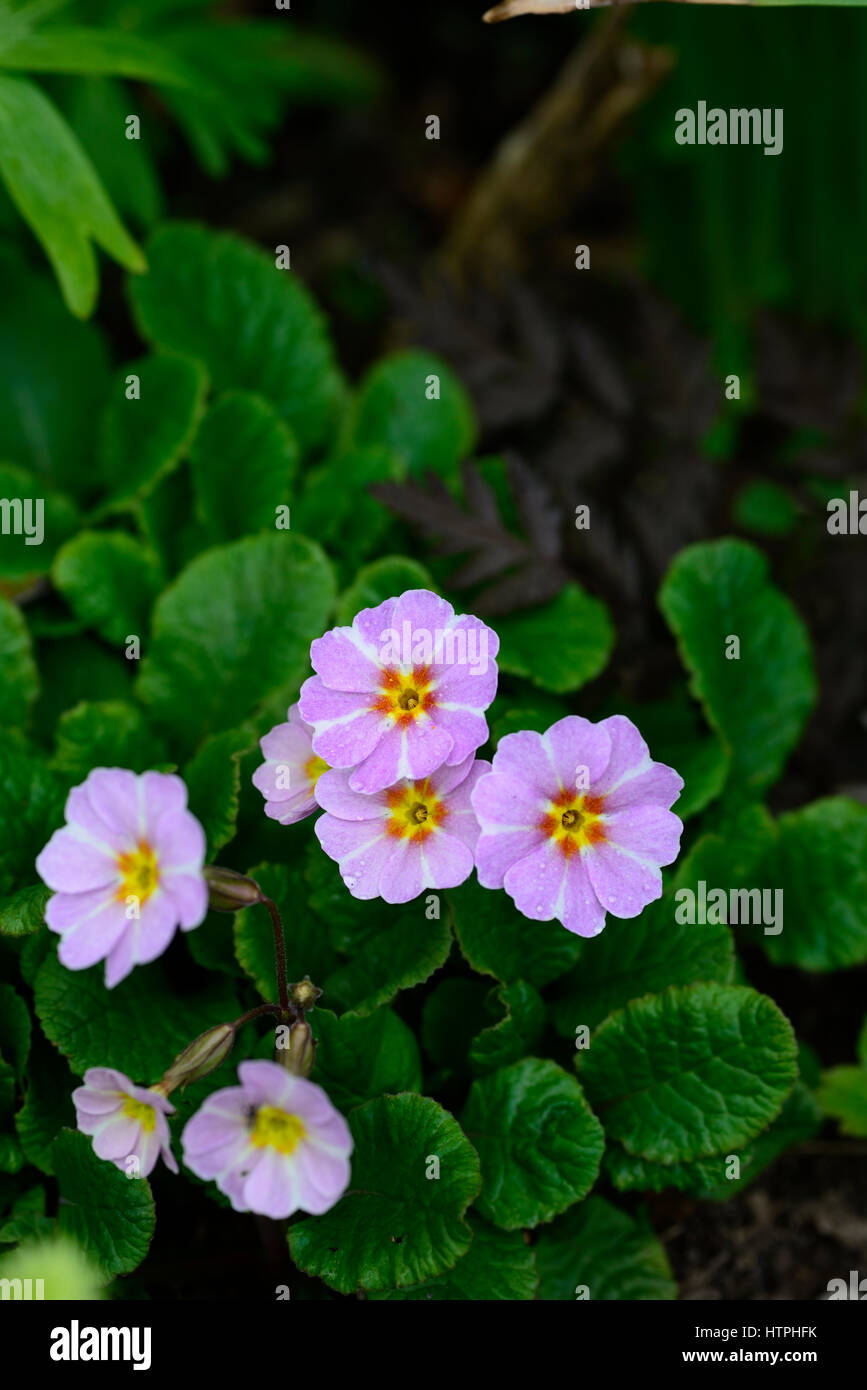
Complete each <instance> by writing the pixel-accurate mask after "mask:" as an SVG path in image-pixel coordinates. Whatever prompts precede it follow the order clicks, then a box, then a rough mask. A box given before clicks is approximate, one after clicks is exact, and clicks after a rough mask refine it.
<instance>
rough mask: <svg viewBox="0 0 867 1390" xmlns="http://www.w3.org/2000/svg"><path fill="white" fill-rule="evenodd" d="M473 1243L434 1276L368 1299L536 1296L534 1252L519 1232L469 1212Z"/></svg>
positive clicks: (454, 1299) (460, 1299) (490, 1299)
mask: <svg viewBox="0 0 867 1390" xmlns="http://www.w3.org/2000/svg"><path fill="white" fill-rule="evenodd" d="M469 1223H470V1228H471V1230H472V1232H473V1243H472V1245H471V1246H470V1248H469V1250H468V1251H467V1253H466V1255H464V1257H463V1259H460V1260H458V1262H457V1264H456V1265H455V1267H454V1269H450V1270H449V1271H448V1273H447V1274H441V1275H440V1276H439V1278H438V1279H426V1280H425V1282H424V1283H423V1284H414V1285H412V1286H410V1287H409V1288H404V1289H386V1290H384V1291H383V1292H382V1293H371V1294H368V1298H369V1299H371V1300H372V1301H377V1300H379V1301H382V1300H386V1299H390V1300H394V1299H399V1300H402V1301H404V1302H412V1303H422V1302H434V1303H442V1302H451V1303H464V1302H466V1301H467V1300H468V1299H469V1300H471V1301H473V1300H483V1301H484V1302H488V1303H492V1302H497V1301H499V1300H501V1299H508V1300H510V1301H516V1300H520V1301H521V1302H526V1301H528V1300H530V1299H533V1298H535V1296H536V1282H537V1278H538V1276H537V1274H536V1259H535V1251H534V1249H533V1248H532V1246H529V1245H528V1244H527V1243H526V1241H525V1239H524V1236H523V1234H522V1232H520V1231H498V1230H497V1228H496V1227H495V1226H489V1225H488V1223H487V1222H486V1221H481V1220H480V1219H479V1217H478V1216H476V1215H475V1214H473V1213H470V1217H469Z"/></svg>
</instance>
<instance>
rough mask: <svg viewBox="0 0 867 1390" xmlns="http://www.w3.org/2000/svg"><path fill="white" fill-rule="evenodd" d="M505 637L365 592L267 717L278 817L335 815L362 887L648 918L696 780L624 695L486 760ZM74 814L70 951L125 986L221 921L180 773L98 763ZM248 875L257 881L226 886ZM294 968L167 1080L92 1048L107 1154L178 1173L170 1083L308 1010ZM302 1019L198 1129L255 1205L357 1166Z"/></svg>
mask: <svg viewBox="0 0 867 1390" xmlns="http://www.w3.org/2000/svg"><path fill="white" fill-rule="evenodd" d="M498 648H499V639H498V637H497V634H496V633H495V632H494V631H493V630H492V629H491V628H489V627H486V625H485V624H484V623H482V622H481V621H480V620H479V619H478V618H475V617H472V616H469V615H466V614H456V613H455V611H454V609H453V608H452V606H451V605H450V604H449V603H447V602H446V601H445V600H444V599H442V598H439V597H438V596H437V595H436V594H433V593H429V592H428V591H427V590H425V589H413V590H409V591H408V592H407V593H404V594H402V595H401V596H400V597H399V598H392V599H387V600H386V601H385V602H384V603H380V604H378V605H377V606H376V607H374V608H367V609H364V610H363V611H362V612H361V613H359V614H357V616H356V617H355V619H354V620H353V622H352V624H351V626H349V627H337V628H334V629H333V630H332V631H330V632H327V633H325V635H324V636H322V637H320V638H318V639H317V640H316V641H314V642H313V643H312V644H311V649H310V657H311V663H312V665H313V669H314V673H315V674H314V675H312V676H311V677H310V678H309V679H308V680H307V681H305V683H304V685H303V687H302V689H301V695H300V700H299V701H298V703H297V704H294V705H293V706H292V707H291V708H290V710H289V711H288V716H287V722H286V723H284V724H280V725H278V726H277V727H276V728H274V729H272V730H271V731H270V732H269V733H268V734H266V735H265V737H264V738H263V739H262V741H261V748H262V753H263V756H264V759H265V761H264V763H263V764H262V765H261V766H260V767H259V768H257V770H256V772H255V773H254V775H253V782H254V785H255V786H256V787H257V788H258V790H259V791H260V792H261V793H262V795H263V797H264V798H265V812H266V814H267V815H268V816H269V817H271V818H272V819H274V820H276V821H279V822H280V824H282V825H291V824H293V823H295V822H298V821H300V820H303V819H304V818H305V817H307V816H310V815H313V814H315V813H316V812H320V811H321V812H322V813H323V814H322V815H320V816H319V818H318V820H317V821H316V824H315V827H314V828H315V833H316V836H317V838H318V840H319V843H320V845H321V846H322V848H323V849H324V851H325V853H326V854H328V855H329V856H330V857H331V858H332V859H334V860H336V862H337V863H338V865H339V868H340V874H341V877H342V879H343V882H344V884H345V885H346V887H347V889H348V890H349V892H350V893H352V894H353V896H355V897H356V898H361V899H371V898H377V897H380V898H382V899H384V901H385V902H388V903H405V902H408V901H409V900H410V899H412V898H415V897H417V896H418V895H419V894H420V893H422V892H423V891H424V890H425V889H427V888H453V887H457V886H458V885H459V884H461V883H463V882H464V881H465V880H466V879H467V878H468V877H469V876H470V874H471V873H472V871H473V869H474V868H475V870H476V873H477V876H478V880H479V883H480V884H481V885H482V887H485V888H492V889H496V888H503V889H505V891H506V892H507V893H508V894H509V896H510V897H511V898H512V899H513V900H514V902H515V905H516V907H517V908H518V909H519V911H520V912H522V913H523V914H524V916H526V917H527V918H530V919H533V920H536V921H550V920H552V919H556V920H558V921H560V922H561V923H562V924H563V926H564V927H566V929H567V930H568V931H571V932H575V933H577V934H578V935H579V936H584V937H592V936H595V935H597V934H598V933H599V932H600V931H601V930H602V928H603V927H604V925H605V919H606V915H607V914H608V913H611V914H613V915H614V916H617V917H623V918H629V917H635V916H637V915H638V913H640V912H641V911H642V910H643V908H644V907H646V905H647V904H648V903H649V902H651V901H653V900H654V899H655V898H658V897H659V896H660V895H661V892H662V874H661V867H662V866H663V865H666V864H670V863H672V861H673V860H674V859H675V858H676V856H677V853H678V850H679V845H680V835H681V831H682V825H681V822H680V820H679V819H678V817H677V816H676V815H674V814H673V812H672V811H671V806H672V804H673V803H674V801H675V800H676V799H677V797H678V796H679V794H680V791H681V789H682V787H683V781H682V779H681V778H680V777H679V775H678V774H677V773H676V772H675V771H674V770H673V769H672V768H670V767H666V766H665V764H663V763H657V762H654V761H653V760H652V759H651V757H650V753H649V751H648V748H647V745H646V743H645V742H644V740H643V739H642V737H641V734H640V733H639V731H638V729H636V727H635V725H634V724H632V723H631V722H630V720H628V719H626V718H624V717H623V716H622V715H614V716H612V717H611V718H609V719H603V720H601V721H600V722H599V723H596V724H594V723H591V721H590V720H588V719H584V718H581V717H580V716H578V715H569V716H567V717H566V718H564V719H560V720H558V721H557V722H556V723H555V724H552V726H551V727H550V728H549V729H547V730H546V732H545V733H541V734H540V733H536V732H532V731H529V730H524V731H521V732H518V733H514V734H508V735H507V736H505V737H504V738H502V739H500V741H499V744H498V746H497V750H496V752H495V754H494V757H493V762H487V761H486V760H485V759H483V758H477V757H476V751H477V750H478V749H479V748H480V747H481V746H482V744H484V743H485V742H486V741H487V738H488V726H487V722H486V719H485V711H486V710H487V709H488V707H489V706H490V704H491V702H492V701H493V699H494V697H495V695H496V692H497V666H496V660H495V658H496V655H497V652H498ZM65 816H66V823H65V825H64V826H63V827H62V828H61V829H60V830H57V831H56V832H55V833H54V835H53V836H52V837H51V839H50V840H49V842H48V844H47V845H46V846H45V848H44V850H43V851H42V853H41V854H40V856H39V858H38V860H37V868H38V870H39V873H40V875H41V876H42V878H43V880H44V881H45V883H46V884H47V885H48V887H49V888H50V889H51V890H52V894H53V896H52V897H51V898H50V899H49V902H48V905H47V908H46V913H45V920H46V922H47V923H48V925H49V927H50V928H51V929H52V930H53V931H55V932H57V933H58V934H59V936H60V943H59V948H58V954H59V958H60V960H61V961H62V962H63V964H64V965H66V966H67V967H68V968H69V969H71V970H82V969H86V968H87V967H88V966H91V965H93V964H95V963H96V962H97V961H101V960H104V961H105V982H106V985H107V987H108V988H112V987H113V986H114V985H116V984H117V983H118V982H119V981H121V980H123V979H124V978H125V977H126V976H127V975H128V974H129V973H130V971H131V970H132V969H133V967H134V966H135V965H137V964H144V963H146V962H148V961H153V960H155V959H156V957H157V956H159V955H161V954H162V952H163V951H164V950H165V949H166V947H167V946H168V944H169V942H170V941H171V940H172V938H173V937H174V935H175V932H176V930H177V928H178V927H180V928H181V930H182V931H189V930H191V929H192V928H193V927H196V926H198V925H199V923H200V922H202V920H203V919H204V917H205V914H206V912H207V909H208V900H209V899H208V894H209V882H208V878H207V877H206V871H205V869H204V867H203V866H204V858H205V836H204V832H203V830H202V827H201V826H200V824H199V822H198V821H197V820H196V819H195V817H194V816H193V815H192V814H191V813H190V811H189V810H188V809H187V793H186V788H185V786H184V783H183V782H182V781H181V779H180V778H179V777H176V776H173V775H168V774H164V773H159V772H146V773H144V774H143V775H141V776H137V775H136V774H135V773H133V772H130V771H127V770H126V769H123V768H95V769H94V770H93V771H92V772H91V773H90V774H89V776H88V777H87V779H86V781H85V782H84V783H83V784H82V785H81V786H79V787H75V788H73V790H72V791H71V792H70V794H69V798H68V800H67V802H66V810H65ZM207 875H208V876H209V877H210V880H211V883H212V887H213V885H216V888H215V889H214V891H212V897H211V902H212V905H213V906H214V907H215V908H217V909H218V910H234V909H235V908H236V907H238V906H241V905H249V904H251V903H258V902H263V903H268V904H269V905H270V909H273V912H274V914H275V917H276V922H277V924H278V926H279V915H278V914H277V911H276V907H275V905H274V904H273V903H270V900H269V899H266V898H265V897H264V896H263V895H262V894H261V890H260V889H259V887H258V885H257V884H256V883H255V882H254V881H253V880H250V879H245V878H243V876H240V875H237V874H235V873H234V871H228V870H221V869H220V868H219V867H218V866H213V865H211V866H209V867H208V870H207ZM234 880H239V882H241V883H242V884H243V885H244V893H237V894H236V893H235V892H230V891H229V890H230V889H232V888H233V887H234ZM221 885H222V886H221ZM217 890H220V891H217ZM280 930H281V931H282V928H280ZM275 941H276V943H277V944H278V945H279V937H278V938H275ZM281 957H282V952H281V951H279V950H278V959H280V958H281ZM282 981H283V982H282V985H281V991H282V992H281V1004H280V1006H279V1007H278V1006H277V1005H273V1004H267V1005H263V1006H261V1008H260V1009H256V1010H254V1011H253V1013H252V1014H250V1015H244V1016H243V1017H242V1018H241V1019H240V1020H238V1021H237V1023H234V1024H219V1025H216V1026H215V1027H214V1028H213V1029H211V1030H209V1031H208V1032H207V1033H206V1034H203V1035H202V1036H201V1037H200V1038H199V1039H196V1040H194V1042H193V1043H191V1044H190V1045H189V1047H188V1048H187V1049H185V1050H184V1052H183V1053H181V1054H180V1056H179V1057H178V1058H176V1059H175V1063H174V1064H173V1066H172V1067H170V1068H169V1071H168V1072H166V1074H165V1076H164V1077H163V1080H162V1081H161V1082H158V1083H157V1084H156V1085H154V1086H150V1087H143V1086H139V1085H136V1084H135V1083H134V1082H133V1081H131V1080H130V1079H129V1078H128V1077H127V1076H125V1075H124V1074H123V1073H122V1072H119V1071H117V1070H115V1069H113V1068H111V1067H92V1068H90V1069H89V1070H88V1071H87V1072H86V1073H85V1076H84V1084H83V1085H82V1086H80V1087H78V1089H77V1090H76V1091H75V1092H74V1095H73V1100H74V1103H75V1108H76V1114H77V1118H78V1127H79V1129H80V1130H82V1131H83V1132H84V1133H85V1134H88V1135H90V1136H91V1137H92V1140H93V1147H94V1149H95V1151H96V1153H97V1154H98V1155H99V1156H100V1157H101V1158H104V1159H106V1160H107V1161H110V1162H113V1163H115V1164H117V1165H118V1166H119V1167H121V1168H123V1169H125V1170H126V1171H129V1165H130V1159H131V1158H134V1159H135V1162H136V1171H137V1172H138V1173H140V1174H141V1175H143V1176H145V1175H147V1174H149V1173H150V1172H151V1171H152V1170H153V1168H154V1166H155V1164H156V1162H157V1159H158V1158H159V1156H160V1155H162V1157H163V1160H164V1162H165V1163H166V1165H167V1166H168V1167H169V1168H170V1169H171V1170H172V1171H174V1172H177V1163H176V1160H175V1158H174V1156H173V1154H172V1150H171V1146H170V1135H169V1117H170V1116H171V1115H172V1114H173V1113H174V1107H173V1106H172V1104H171V1103H170V1102H169V1100H168V1095H169V1092H170V1091H171V1090H172V1089H173V1088H174V1087H175V1086H176V1085H181V1084H186V1083H187V1081H189V1080H191V1079H195V1078H197V1077H198V1076H200V1075H203V1074H207V1073H208V1072H209V1071H211V1070H213V1069H214V1067H216V1066H217V1065H218V1064H219V1062H220V1061H222V1060H223V1058H224V1057H225V1055H226V1054H227V1053H228V1051H229V1049H230V1048H231V1046H232V1044H233V1041H234V1034H235V1030H236V1028H237V1027H238V1026H240V1024H241V1023H243V1022H245V1021H247V1020H248V1019H249V1018H250V1017H252V1016H255V1015H258V1014H260V1013H261V1012H263V1011H264V1012H272V1013H277V1014H279V1015H280V1016H281V1017H283V1018H284V1019H285V1018H288V1017H290V1016H291V1012H290V1010H289V998H288V995H287V992H286V981H285V968H284V973H283V976H282ZM308 984H309V982H308ZM297 989H298V987H296V990H297ZM318 993H320V991H318V990H316V989H315V988H313V987H312V986H311V987H310V990H309V991H308V995H309V997H308V996H305V999H304V1000H303V1001H301V1002H300V1004H299V1007H300V1008H301V1011H302V1013H301V1018H302V1020H303V1010H304V1009H305V1008H307V1007H312V1001H313V999H315V997H316V995H317V994H318ZM296 999H298V1000H300V999H301V996H300V995H296ZM298 1028H300V1029H301V1030H302V1031H301V1032H300V1033H299V1034H298V1037H299V1038H300V1039H301V1041H302V1042H303V1045H299V1047H298V1048H297V1049H296V1053H293V1054H292V1055H288V1054H287V1055H286V1056H285V1057H284V1059H283V1065H280V1064H278V1063H277V1062H266V1061H247V1062H242V1063H241V1065H240V1067H239V1081H240V1085H238V1086H232V1087H226V1088H224V1089H222V1090H218V1091H215V1092H214V1093H213V1094H212V1095H210V1096H209V1097H208V1099H207V1100H206V1101H205V1102H204V1104H203V1105H202V1107H201V1109H200V1110H199V1111H198V1112H197V1113H196V1114H195V1115H194V1116H193V1117H192V1119H190V1120H189V1121H188V1123H187V1125H186V1127H185V1128H184V1131H183V1134H182V1136H181V1144H182V1148H183V1156H184V1162H185V1163H186V1165H187V1167H188V1168H190V1169H191V1171H192V1172H194V1173H195V1174H197V1175H198V1176H199V1177H201V1178H205V1179H208V1180H213V1181H214V1182H216V1184H217V1186H218V1187H219V1188H220V1190H221V1191H222V1192H223V1193H225V1194H226V1196H227V1197H228V1198H229V1199H230V1201H231V1203H232V1206H233V1207H234V1208H235V1210H236V1211H255V1212H259V1213H262V1214H264V1215H266V1216H271V1217H274V1218H279V1219H282V1218H285V1217H288V1216H290V1215H292V1213H293V1212H295V1211H298V1210H304V1211H307V1212H310V1213H313V1214H319V1213H322V1212H325V1211H327V1210H328V1209H329V1208H330V1207H331V1206H333V1205H334V1203H335V1202H337V1201H338V1200H339V1198H340V1197H341V1195H342V1194H343V1192H344V1191H345V1190H346V1187H347V1185H348V1182H349V1157H350V1154H351V1152H352V1140H351V1137H350V1133H349V1129H348V1126H347V1124H346V1121H345V1120H344V1119H343V1117H342V1116H341V1115H340V1114H339V1112H338V1111H337V1110H336V1109H335V1108H334V1106H333V1105H332V1104H331V1102H330V1100H329V1099H328V1097H327V1095H326V1094H325V1092H324V1091H323V1090H322V1089H321V1088H320V1087H319V1086H317V1085H315V1084H314V1083H313V1082H311V1081H309V1080H308V1079H307V1072H308V1071H309V1070H310V1067H311V1066H312V1064H313V1056H314V1044H313V1041H312V1034H311V1032H310V1029H309V1026H308V1025H307V1024H306V1023H303V1021H302V1022H301V1023H297V1024H296V1031H297V1029H298ZM305 1039H306V1041H305ZM299 1072H300V1073H301V1074H297V1073H299Z"/></svg>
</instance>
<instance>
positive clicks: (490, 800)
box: [254, 589, 683, 936]
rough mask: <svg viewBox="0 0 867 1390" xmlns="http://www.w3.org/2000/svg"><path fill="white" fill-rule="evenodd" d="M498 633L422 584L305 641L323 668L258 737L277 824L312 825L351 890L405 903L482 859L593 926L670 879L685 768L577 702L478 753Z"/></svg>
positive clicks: (491, 881)
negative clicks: (543, 726)
mask: <svg viewBox="0 0 867 1390" xmlns="http://www.w3.org/2000/svg"><path fill="white" fill-rule="evenodd" d="M498 649H499V639H498V637H497V634H496V633H495V632H494V631H493V630H492V629H491V628H488V627H486V626H485V624H484V623H482V622H481V621H480V620H479V619H478V618H474V617H470V616H467V615H456V614H455V612H454V610H453V608H452V607H451V605H450V604H449V603H447V602H446V601H445V600H444V599H441V598H438V597H437V596H436V595H435V594H431V593H429V592H428V591H427V590H424V589H413V590H409V591H408V592H407V593H405V594H402V595H401V596H400V598H396V599H387V600H386V601H385V602H384V603H381V604H379V605H378V606H377V607H375V608H366V609H364V610H363V611H362V612H361V613H359V614H357V615H356V617H355V619H354V620H353V623H352V626H351V627H338V628H334V629H333V630H332V631H331V632H327V633H326V634H325V636H324V637H320V638H319V639H317V640H316V641H314V642H313V643H312V645H311V649H310V655H311V661H312V664H313V668H314V670H315V672H316V674H315V675H314V676H311V677H310V679H309V680H307V681H306V682H305V683H304V685H303V687H302V689H301V699H300V701H299V703H298V704H297V705H293V706H292V708H291V709H290V710H289V716H288V718H289V722H288V723H287V724H281V725H279V726H278V727H277V728H276V729H272V731H271V732H270V733H269V734H267V735H266V737H265V738H264V739H263V740H262V744H261V747H262V752H263V753H264V755H265V758H266V762H265V763H264V764H263V765H262V766H261V767H260V768H259V769H258V770H257V772H256V774H255V776H254V782H255V783H256V785H257V786H258V787H259V790H260V791H261V792H262V793H263V795H264V796H265V797H266V805H265V810H266V813H267V814H268V815H269V816H273V817H274V818H275V819H278V820H281V821H282V822H283V823H284V824H288V823H290V822H291V821H295V820H299V819H301V818H302V817H304V816H306V815H312V814H313V813H314V812H315V811H317V810H320V809H321V810H322V811H324V812H325V814H324V815H323V816H321V817H320V818H319V819H318V820H317V822H316V826H315V830H316V835H317V838H318V840H319V843H320V844H321V846H322V848H323V849H324V850H325V852H326V854H328V855H330V857H331V858H332V859H335V860H336V861H337V863H338V865H339V867H340V873H341V877H342V878H343V882H344V883H345V884H346V886H347V888H348V889H349V891H350V892H351V893H352V894H353V896H355V897H357V898H365V899H367V898H375V897H381V898H383V899H384V900H385V902H388V903H404V902H408V901H409V900H410V899H411V898H415V897H417V896H418V895H419V894H420V893H422V892H423V891H424V890H425V889H427V888H453V887H456V886H457V885H458V884H460V883H463V882H464V880H465V879H467V878H468V877H469V875H470V873H471V872H472V869H473V867H474V866H475V868H476V871H477V874H478V879H479V882H480V883H481V885H482V886H483V887H485V888H505V890H506V892H507V893H508V894H509V896H510V897H511V898H513V900H514V902H515V905H516V907H517V908H518V909H519V910H520V911H521V912H522V913H523V914H524V915H525V916H526V917H529V918H531V919H534V920H537V921H550V920H552V919H556V920H558V921H559V922H561V923H562V924H563V926H565V927H566V928H567V930H569V931H572V932H575V933H577V934H578V935H579V936H595V935H596V934H597V933H598V932H600V931H601V930H602V928H603V927H604V925H605V918H606V914H607V913H611V914H612V915H613V916H617V917H635V916H637V915H638V913H640V912H641V911H642V910H643V909H644V908H645V907H646V906H647V904H648V903H649V902H652V901H653V900H654V899H655V898H658V897H659V896H660V895H661V893H662V874H661V868H662V866H663V865H665V864H670V863H671V862H672V861H673V860H674V859H675V858H676V857H677V853H678V849H679V846H680V835H681V831H682V825H681V822H680V820H679V819H678V817H677V816H676V815H674V814H673V813H672V811H671V809H670V808H671V806H672V804H673V802H674V801H675V800H676V799H677V797H678V796H679V795H680V791H681V789H682V787H683V780H682V778H681V777H679V776H678V774H677V773H676V772H675V771H674V770H673V769H672V768H670V767H666V766H665V764H664V763H656V762H653V761H652V759H651V757H650V753H649V751H648V748H647V745H646V743H645V742H644V740H643V739H642V737H641V735H640V733H639V731H638V730H637V729H636V727H635V725H634V724H632V723H631V721H630V720H628V719H626V718H625V717H624V716H623V715H614V716H612V717H611V718H609V719H603V720H602V721H600V722H599V723H598V724H593V723H591V722H590V721H589V720H588V719H583V718H581V717H579V716H577V715H570V716H568V717H567V718H565V719H561V720H558V722H557V723H555V724H553V725H552V726H551V728H550V729H548V730H547V731H546V732H545V733H544V734H539V733H535V732H530V731H522V732H519V733H515V734H509V735H507V736H506V737H505V738H503V739H501V740H500V742H499V745H498V747H497V751H496V753H495V754H494V760H493V764H491V763H488V762H486V761H485V760H484V759H481V758H476V757H475V752H476V749H477V748H479V747H480V746H481V745H482V744H483V743H484V742H485V741H486V739H487V736H488V730H487V723H486V720H485V717H484V711H485V710H486V709H487V708H488V706H489V705H490V704H491V702H492V700H493V699H494V696H495V694H496V689H497V667H496V662H495V661H494V657H495V656H496V654H497V651H498Z"/></svg>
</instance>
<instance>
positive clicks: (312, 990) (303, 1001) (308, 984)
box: [289, 975, 322, 1009]
mask: <svg viewBox="0 0 867 1390" xmlns="http://www.w3.org/2000/svg"><path fill="white" fill-rule="evenodd" d="M289 993H290V996H291V999H292V1003H293V1004H295V1005H296V1007H297V1008H299V1009H312V1008H313V1006H314V1004H315V1003H316V1000H317V999H318V998H319V996H320V994H321V993H322V990H321V989H317V988H316V986H315V985H314V983H313V981H312V980H311V979H310V976H309V975H305V976H304V979H303V980H299V981H298V984H297V985H293V986H292V988H291V990H290V991H289Z"/></svg>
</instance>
